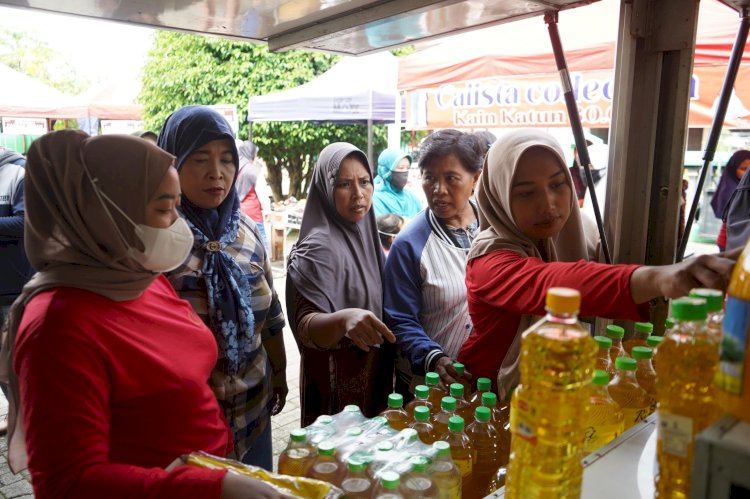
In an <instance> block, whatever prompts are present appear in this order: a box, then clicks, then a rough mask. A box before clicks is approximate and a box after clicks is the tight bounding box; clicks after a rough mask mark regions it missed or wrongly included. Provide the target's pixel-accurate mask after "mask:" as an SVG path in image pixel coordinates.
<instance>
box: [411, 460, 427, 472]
mask: <svg viewBox="0 0 750 499" xmlns="http://www.w3.org/2000/svg"><path fill="white" fill-rule="evenodd" d="M409 462H410V463H411V469H412V470H414V471H418V472H420V473H424V472H425V471H427V466H429V464H430V460H429V459H427V458H426V457H424V456H414V457H412V458H411V459H410V460H409Z"/></svg>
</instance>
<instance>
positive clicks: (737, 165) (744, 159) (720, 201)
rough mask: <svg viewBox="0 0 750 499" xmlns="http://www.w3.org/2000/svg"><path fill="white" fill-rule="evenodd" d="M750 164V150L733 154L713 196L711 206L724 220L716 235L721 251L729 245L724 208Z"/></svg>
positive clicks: (718, 216) (715, 213)
mask: <svg viewBox="0 0 750 499" xmlns="http://www.w3.org/2000/svg"><path fill="white" fill-rule="evenodd" d="M748 166H750V151H747V150H744V149H742V150H739V151H736V152H735V153H734V154H732V157H731V158H729V161H727V165H726V166H725V167H724V171H723V172H722V173H721V178H720V179H719V185H718V186H717V187H716V192H715V193H714V196H713V198H711V208H713V209H714V215H716V218H719V219H721V220H722V223H721V229H719V235H718V236H717V237H716V245H717V246H718V247H719V249H720V250H721V251H724V250H725V249H726V246H727V223H726V219H725V218H724V210H726V208H727V205H728V204H729V200H730V199H731V197H732V194H733V193H734V191H735V189H737V185H738V184H739V183H740V180H742V177H743V175H744V174H745V171H746V170H747V168H748Z"/></svg>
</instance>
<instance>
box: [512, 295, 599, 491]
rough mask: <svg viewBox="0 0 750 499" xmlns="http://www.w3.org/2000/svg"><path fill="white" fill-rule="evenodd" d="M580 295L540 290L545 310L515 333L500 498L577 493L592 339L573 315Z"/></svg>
mask: <svg viewBox="0 0 750 499" xmlns="http://www.w3.org/2000/svg"><path fill="white" fill-rule="evenodd" d="M580 304H581V295H580V293H579V292H578V291H576V290H573V289H568V288H550V289H549V290H548V291H547V299H546V310H547V315H546V316H545V317H544V318H543V319H542V320H541V321H539V322H538V323H536V324H534V325H533V326H531V328H529V329H528V330H527V331H525V332H524V333H523V336H522V341H521V358H520V376H521V383H520V384H519V386H518V387H517V388H516V391H515V392H514V394H513V398H512V400H511V431H512V433H513V438H512V440H511V454H510V463H509V465H508V474H507V480H506V488H505V497H507V498H540V497H579V496H580V494H581V483H582V476H583V467H582V464H581V454H582V452H583V447H584V440H585V432H584V427H583V425H582V424H581V417H582V416H583V417H584V418H586V417H588V407H589V395H590V387H591V380H592V377H593V374H594V366H595V363H596V352H597V346H596V343H595V342H594V340H593V339H591V337H590V336H589V334H588V332H587V330H586V329H585V328H584V327H583V326H582V325H581V324H580V323H579V322H578V318H577V315H578V311H579V309H580Z"/></svg>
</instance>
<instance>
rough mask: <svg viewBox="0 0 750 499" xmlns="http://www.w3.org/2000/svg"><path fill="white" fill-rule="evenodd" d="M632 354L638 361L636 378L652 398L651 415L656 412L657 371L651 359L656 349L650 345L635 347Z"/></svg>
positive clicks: (649, 411)
mask: <svg viewBox="0 0 750 499" xmlns="http://www.w3.org/2000/svg"><path fill="white" fill-rule="evenodd" d="M631 355H632V357H633V359H635V362H636V364H637V365H636V369H635V379H636V381H638V384H639V385H641V388H643V389H644V390H646V393H648V396H649V398H650V399H651V405H650V406H649V410H648V413H649V415H651V414H653V413H654V412H656V401H657V394H656V371H655V370H654V365H653V363H652V362H651V359H653V357H654V351H653V350H652V349H651V348H649V347H641V346H638V347H633V350H632V351H631Z"/></svg>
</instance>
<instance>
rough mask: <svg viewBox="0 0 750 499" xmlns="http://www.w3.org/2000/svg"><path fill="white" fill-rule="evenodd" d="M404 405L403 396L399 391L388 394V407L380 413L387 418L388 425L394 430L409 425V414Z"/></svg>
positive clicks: (399, 429)
mask: <svg viewBox="0 0 750 499" xmlns="http://www.w3.org/2000/svg"><path fill="white" fill-rule="evenodd" d="M403 407H404V397H403V395H401V394H400V393H391V394H390V395H388V409H386V410H384V411H383V412H382V413H381V414H380V415H381V416H383V417H384V418H385V419H387V420H388V425H390V427H391V428H393V429H394V430H396V431H401V430H403V429H404V428H406V427H407V426H409V415H408V414H406V411H405V410H404V409H403Z"/></svg>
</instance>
